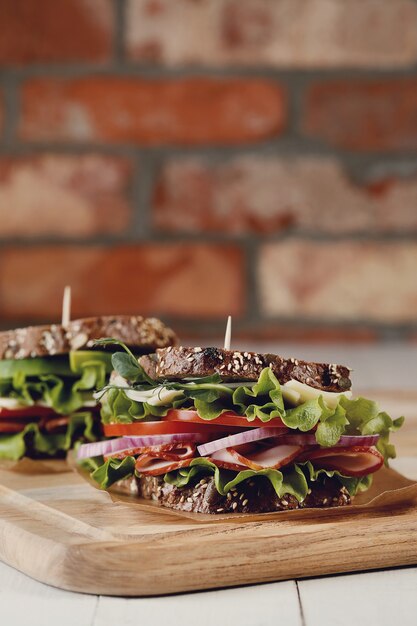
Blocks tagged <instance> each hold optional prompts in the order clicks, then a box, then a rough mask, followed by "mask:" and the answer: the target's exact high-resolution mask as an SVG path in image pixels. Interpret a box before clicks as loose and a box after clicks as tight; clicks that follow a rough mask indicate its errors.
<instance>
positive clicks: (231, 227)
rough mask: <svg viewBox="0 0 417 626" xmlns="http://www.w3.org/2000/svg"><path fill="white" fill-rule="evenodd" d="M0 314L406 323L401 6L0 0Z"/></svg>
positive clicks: (413, 40) (285, 331)
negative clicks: (66, 296)
mask: <svg viewBox="0 0 417 626" xmlns="http://www.w3.org/2000/svg"><path fill="white" fill-rule="evenodd" d="M0 129H1V130H0V237H1V245H0V324H1V326H2V327H8V326H13V325H15V324H18V323H25V324H26V323H27V322H39V321H42V320H52V319H57V318H58V317H59V311H60V306H61V298H62V290H63V287H64V285H65V284H71V285H72V288H73V315H74V316H84V315H89V314H98V313H144V314H157V315H160V316H162V317H163V318H164V319H165V320H168V321H170V322H171V323H173V324H175V326H176V328H178V329H179V330H180V331H182V332H183V333H185V334H188V335H189V336H192V335H198V334H201V335H205V336H207V335H213V334H217V333H219V332H220V329H223V327H224V319H225V316H226V315H227V314H229V313H230V314H233V316H234V320H235V324H234V328H235V332H236V333H239V334H241V335H247V336H252V337H257V338H262V337H264V338H277V339H278V338H279V339H282V338H287V339H304V340H306V339H323V340H326V339H327V340H328V339H334V340H348V341H355V340H360V341H362V340H363V341H365V340H373V339H378V338H387V337H388V338H404V339H416V338H417V2H416V1H415V0H59V1H58V0H0Z"/></svg>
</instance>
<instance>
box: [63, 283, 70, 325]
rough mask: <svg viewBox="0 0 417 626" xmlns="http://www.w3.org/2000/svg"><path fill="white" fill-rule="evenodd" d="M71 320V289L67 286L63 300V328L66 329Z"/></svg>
mask: <svg viewBox="0 0 417 626" xmlns="http://www.w3.org/2000/svg"><path fill="white" fill-rule="evenodd" d="M70 319H71V287H70V286H69V285H67V286H66V287H65V289H64V297H63V298H62V326H64V328H66V327H67V326H68V324H69V323H70Z"/></svg>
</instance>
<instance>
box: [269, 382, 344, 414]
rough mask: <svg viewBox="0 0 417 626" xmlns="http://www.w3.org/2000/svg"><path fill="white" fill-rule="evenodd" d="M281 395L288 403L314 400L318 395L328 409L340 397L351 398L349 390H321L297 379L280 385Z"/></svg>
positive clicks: (297, 403) (332, 407) (296, 403)
mask: <svg viewBox="0 0 417 626" xmlns="http://www.w3.org/2000/svg"><path fill="white" fill-rule="evenodd" d="M281 390H282V395H283V398H284V400H287V402H289V403H290V404H294V405H299V404H303V402H307V401H308V400H314V399H315V398H318V397H319V396H322V397H323V400H324V401H325V402H326V404H327V406H328V407H329V408H330V409H335V408H336V406H337V404H338V402H339V400H340V398H341V397H342V396H344V397H345V398H351V397H352V392H351V391H343V392H342V393H336V392H335V391H323V390H322V389H315V388H314V387H310V386H309V385H306V384H305V383H300V382H299V381H298V380H289V381H288V382H287V383H284V384H283V385H281Z"/></svg>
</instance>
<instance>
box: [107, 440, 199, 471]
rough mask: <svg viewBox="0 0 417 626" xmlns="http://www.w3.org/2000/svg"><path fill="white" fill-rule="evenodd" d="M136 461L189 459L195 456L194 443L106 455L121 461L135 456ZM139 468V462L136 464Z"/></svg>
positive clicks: (173, 444) (132, 449)
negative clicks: (144, 459) (143, 459)
mask: <svg viewBox="0 0 417 626" xmlns="http://www.w3.org/2000/svg"><path fill="white" fill-rule="evenodd" d="M137 455H139V458H138V461H140V458H141V457H144V458H145V457H146V458H154V459H163V460H166V461H181V460H182V459H191V458H193V457H194V456H195V444H194V443H168V444H163V445H160V446H147V447H141V448H128V449H126V450H120V451H119V452H115V453H113V454H109V455H106V458H114V459H123V458H124V457H126V456H137ZM137 466H138V467H139V466H140V462H139V463H137Z"/></svg>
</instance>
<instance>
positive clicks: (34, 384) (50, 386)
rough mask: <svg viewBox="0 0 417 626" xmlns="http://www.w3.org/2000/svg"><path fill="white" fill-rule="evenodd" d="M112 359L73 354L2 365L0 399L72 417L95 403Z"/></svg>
mask: <svg viewBox="0 0 417 626" xmlns="http://www.w3.org/2000/svg"><path fill="white" fill-rule="evenodd" d="M110 358H111V357H110V355H108V354H107V353H102V352H93V351H90V352H80V353H76V352H74V353H71V354H70V357H69V358H68V357H58V358H56V359H55V358H39V359H38V358H34V359H24V360H22V361H2V362H1V368H0V396H1V397H2V398H10V399H13V400H17V401H18V402H19V404H21V405H22V406H28V407H29V406H34V405H35V404H36V403H40V404H41V405H42V406H47V407H49V408H51V409H53V410H54V411H56V413H60V414H70V413H74V412H75V411H77V410H78V409H80V408H82V407H83V406H84V405H85V403H86V402H87V401H92V400H93V392H94V390H95V389H97V388H101V387H103V386H104V385H105V384H106V381H107V377H108V374H109V373H110V371H111V361H110Z"/></svg>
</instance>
